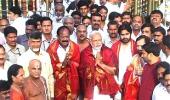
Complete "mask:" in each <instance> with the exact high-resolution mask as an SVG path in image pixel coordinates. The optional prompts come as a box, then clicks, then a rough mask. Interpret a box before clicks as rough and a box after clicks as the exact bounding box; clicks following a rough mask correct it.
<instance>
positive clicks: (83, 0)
mask: <svg viewBox="0 0 170 100" xmlns="http://www.w3.org/2000/svg"><path fill="white" fill-rule="evenodd" d="M89 4H90V3H89V2H88V1H87V0H80V1H79V2H78V3H77V8H78V9H80V8H81V7H82V6H87V7H89Z"/></svg>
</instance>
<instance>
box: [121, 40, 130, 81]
mask: <svg viewBox="0 0 170 100" xmlns="http://www.w3.org/2000/svg"><path fill="white" fill-rule="evenodd" d="M131 61H132V52H131V43H129V44H128V46H126V47H125V46H123V45H122V44H121V47H120V51H119V76H118V81H119V84H121V83H122V80H123V76H124V74H125V72H126V69H127V67H128V65H130V63H131Z"/></svg>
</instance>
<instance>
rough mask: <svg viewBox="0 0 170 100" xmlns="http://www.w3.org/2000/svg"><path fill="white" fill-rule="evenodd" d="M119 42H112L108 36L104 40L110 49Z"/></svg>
mask: <svg viewBox="0 0 170 100" xmlns="http://www.w3.org/2000/svg"><path fill="white" fill-rule="evenodd" d="M117 41H118V39H116V40H115V41H112V40H111V38H110V36H109V35H107V36H106V37H105V39H104V44H105V45H106V46H107V47H108V48H111V47H112V45H113V44H114V43H116V42H117Z"/></svg>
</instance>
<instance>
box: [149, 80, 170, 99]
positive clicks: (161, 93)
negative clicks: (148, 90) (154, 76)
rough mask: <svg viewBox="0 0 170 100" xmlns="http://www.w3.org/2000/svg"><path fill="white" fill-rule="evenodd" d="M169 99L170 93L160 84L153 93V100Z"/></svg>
mask: <svg viewBox="0 0 170 100" xmlns="http://www.w3.org/2000/svg"><path fill="white" fill-rule="evenodd" d="M169 99H170V93H168V91H167V89H166V88H165V86H163V85H162V84H161V83H159V84H158V85H157V86H156V87H155V89H154V91H153V94H152V100H169Z"/></svg>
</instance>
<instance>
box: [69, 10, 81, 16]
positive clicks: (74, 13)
mask: <svg viewBox="0 0 170 100" xmlns="http://www.w3.org/2000/svg"><path fill="white" fill-rule="evenodd" d="M74 15H78V16H80V17H81V13H80V12H79V11H73V12H72V13H71V16H72V17H73V16H74Z"/></svg>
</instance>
